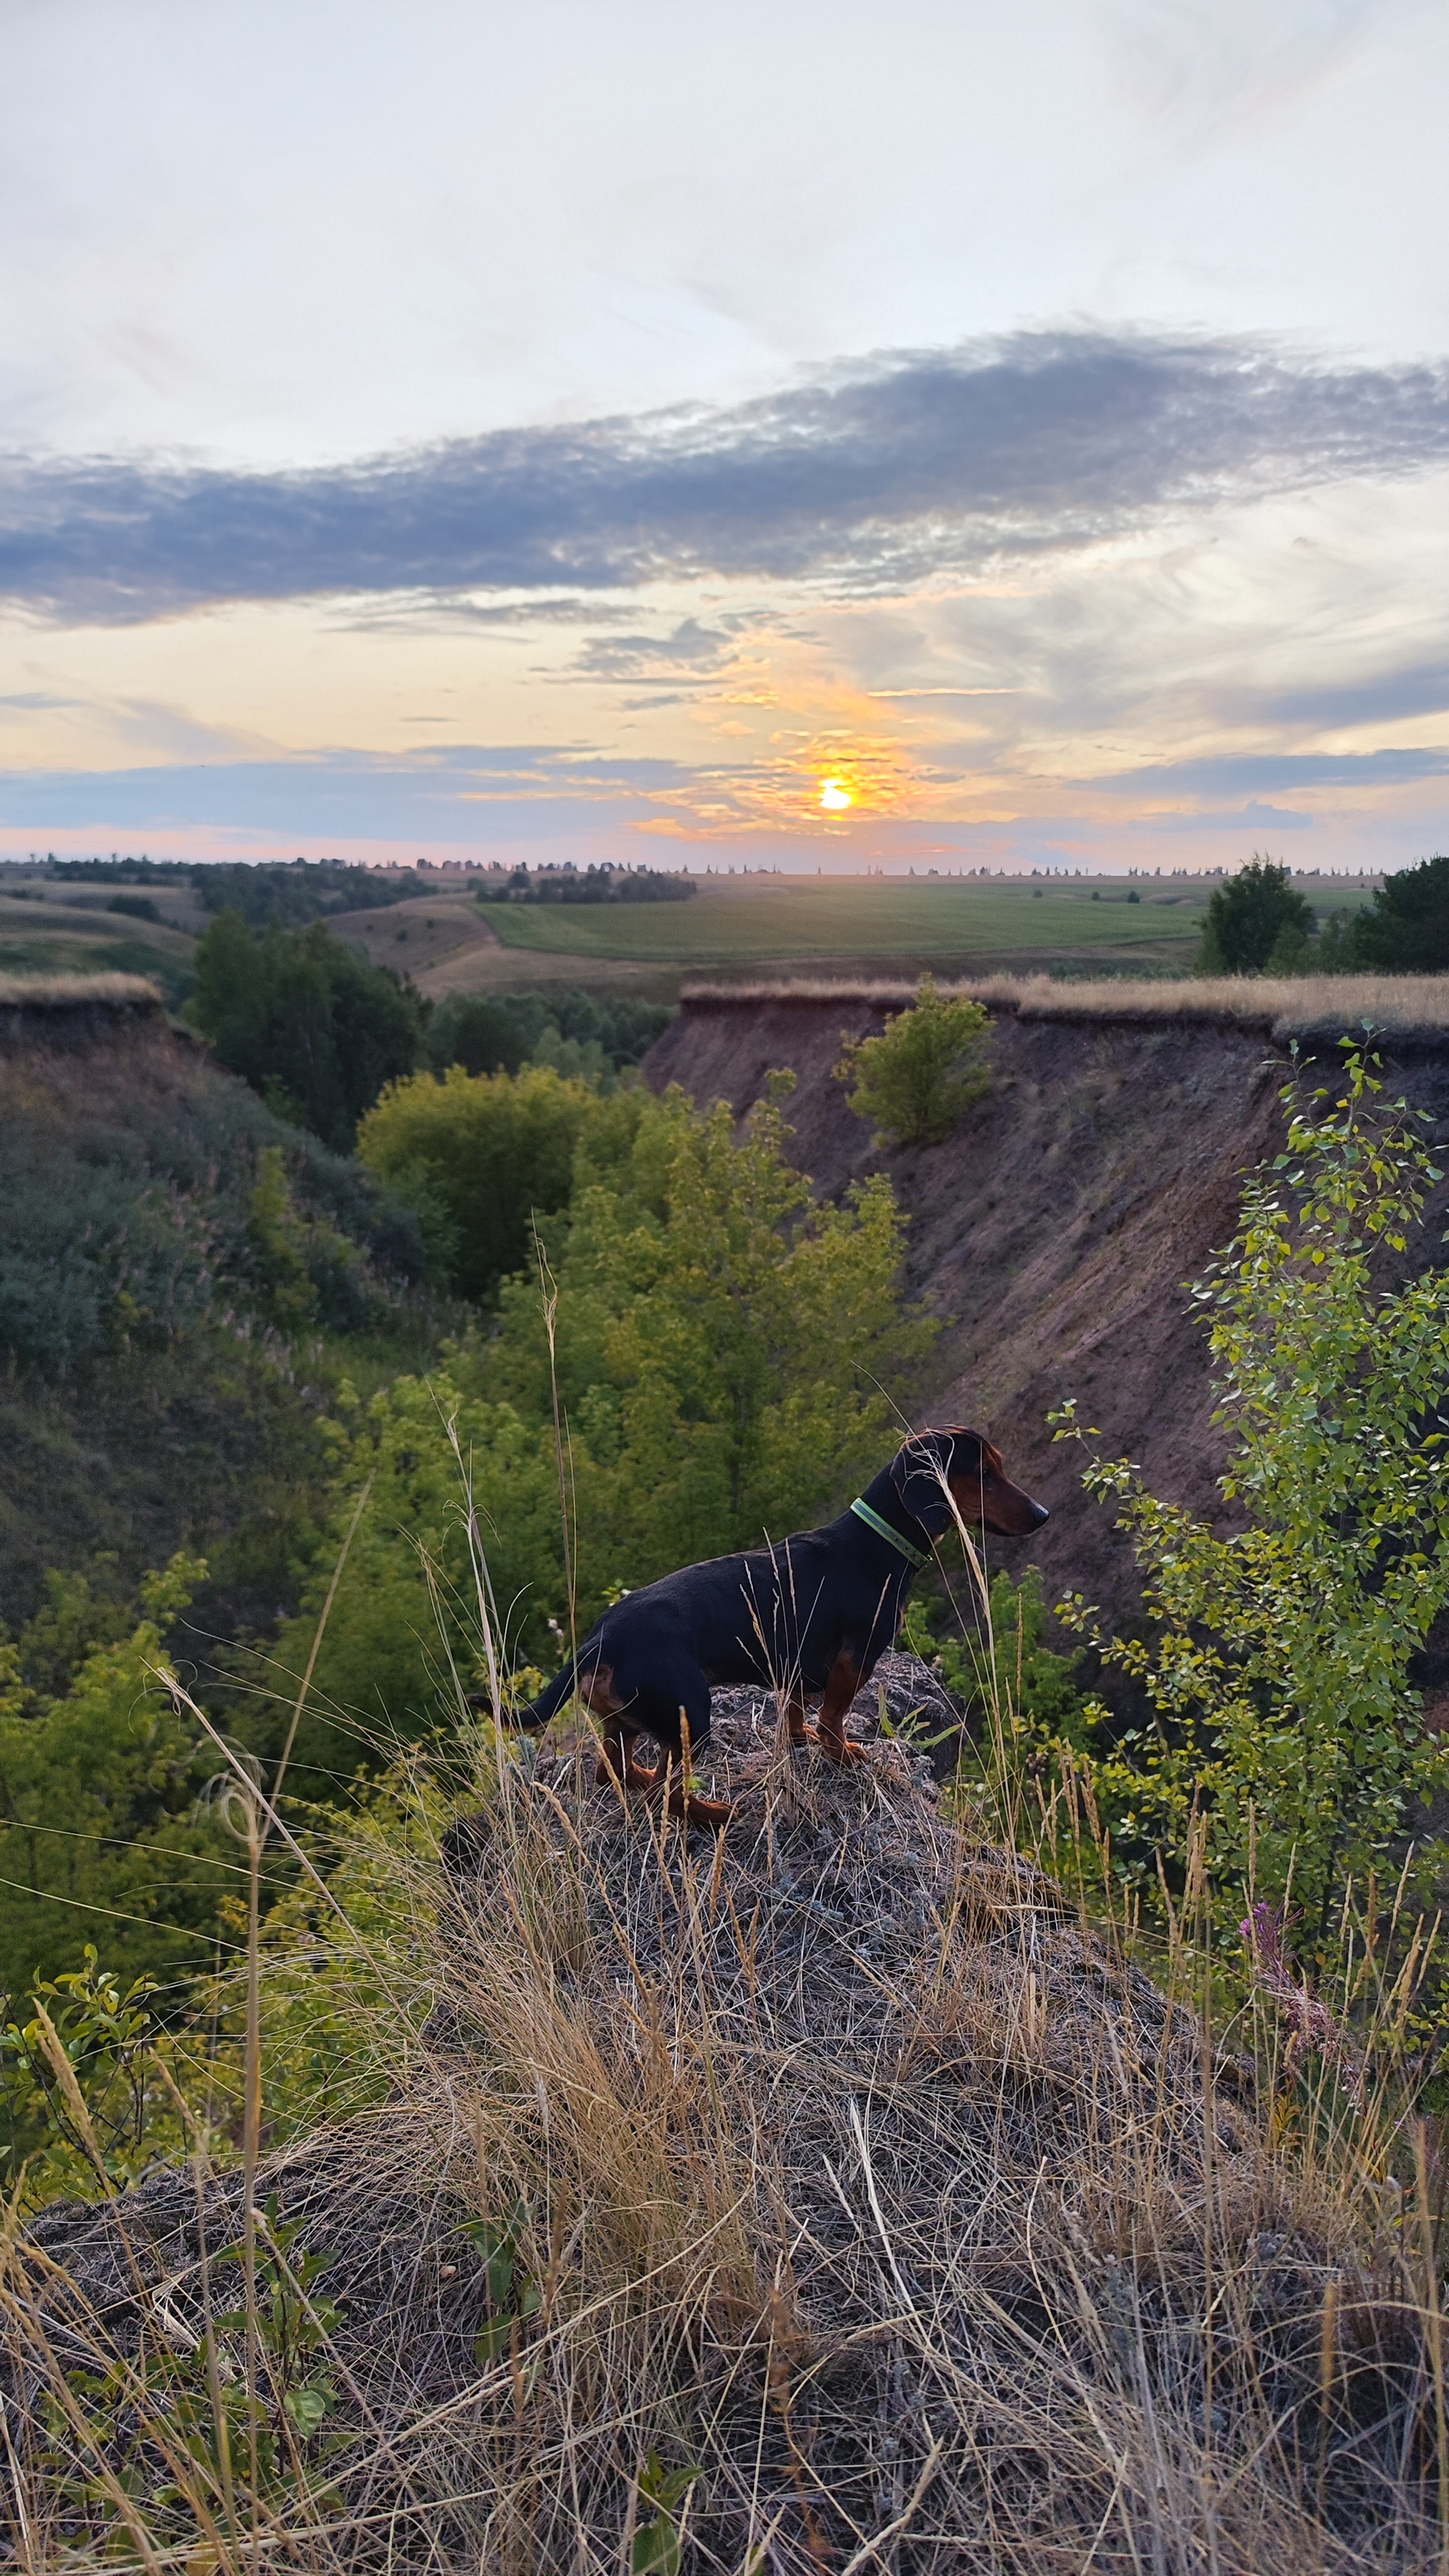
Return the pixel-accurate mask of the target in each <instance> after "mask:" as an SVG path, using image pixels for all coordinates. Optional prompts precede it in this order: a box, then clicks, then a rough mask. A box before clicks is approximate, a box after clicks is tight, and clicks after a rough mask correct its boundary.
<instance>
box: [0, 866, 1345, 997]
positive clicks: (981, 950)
mask: <svg viewBox="0 0 1449 2576" xmlns="http://www.w3.org/2000/svg"><path fill="white" fill-rule="evenodd" d="M695 883H696V885H697V887H698V889H699V890H698V893H697V894H696V895H695V896H694V898H693V899H692V901H690V902H687V903H661V904H632V903H631V904H607V905H606V904H599V905H584V904H569V905H563V904H559V905H552V904H550V905H544V904H526V905H525V904H504V903H489V904H483V903H479V902H478V901H477V900H476V898H475V896H474V894H473V891H472V887H471V885H470V883H469V881H468V880H467V879H466V878H463V877H455V878H453V879H451V880H443V881H441V882H440V883H439V884H438V885H437V886H436V887H430V888H429V889H428V890H427V892H426V893H425V894H423V895H419V896H416V897H414V898H412V899H410V900H409V901H408V902H406V903H404V904H402V905H401V906H398V907H392V908H389V909H388V910H386V911H381V910H379V911H375V912H353V913H347V914H344V915H341V916H338V917H337V918H336V919H335V920H334V923H333V927H334V929H335V931H336V933H337V935H338V936H339V937H341V938H344V939H347V940H350V941H352V942H353V943H354V944H356V945H358V946H360V947H361V948H362V949H363V951H364V952H365V953H366V954H367V955H368V956H369V957H370V958H371V959H372V960H373V962H374V963H377V964H384V965H388V966H392V967H394V968H396V969H397V970H399V971H404V970H405V971H406V972H407V973H409V974H410V975H411V976H412V978H413V979H414V981H415V982H416V983H417V984H418V986H419V987H420V989H421V990H422V992H423V993H424V994H426V995H428V996H429V997H430V998H432V999H434V1000H438V999H441V998H442V997H443V995H444V994H446V993H450V992H474V991H477V992H486V991H502V990H516V989H518V988H519V987H520V986H529V985H532V984H539V983H549V984H558V983H570V984H579V985H593V986H596V987H598V988H600V989H603V988H605V987H608V986H612V985H617V984H626V985H629V986H631V987H634V988H636V989H638V990H641V991H642V990H647V991H649V992H650V993H651V994H653V995H655V996H656V997H657V998H660V999H664V1000H672V999H673V998H675V996H677V994H678V991H679V988H680V984H681V982H682V981H683V980H684V979H685V978H686V977H687V976H689V975H691V974H696V975H697V974H701V973H703V974H726V975H727V974H730V973H731V972H733V973H736V974H739V973H746V974H747V973H751V972H755V973H758V972H761V971H766V972H768V971H770V970H778V971H781V972H796V973H808V972H810V970H811V969H812V968H817V967H818V968H821V969H827V970H833V971H835V972H842V971H847V972H851V971H853V972H856V973H861V972H866V973H868V972H871V971H880V970H882V969H884V970H888V971H895V972H897V973H909V974H918V973H919V972H920V971H921V970H922V969H923V968H925V967H932V968H935V969H936V970H937V971H938V972H940V973H941V974H943V975H961V974H970V973H983V972H992V971H1001V970H1005V971H1008V972H1012V973H1018V974H1030V973H1034V972H1045V973H1053V972H1055V973H1063V972H1065V973H1068V974H1074V973H1075V974H1092V975H1102V974H1114V973H1115V974H1124V973H1125V974H1130V973H1134V972H1135V973H1139V974H1143V973H1145V974H1148V975H1154V974H1155V975H1163V974H1168V975H1181V974H1186V973H1188V972H1189V971H1190V970H1191V968H1192V965H1193V963H1194V960H1195V958H1196V955H1197V950H1198V941H1199V937H1200V933H1201V929H1202V916H1203V908H1204V905H1205V903H1206V901H1207V899H1208V896H1209V895H1210V893H1211V891H1212V887H1211V884H1210V883H1204V882H1203V880H1201V879H1191V878H1181V877H1178V878H1175V879H1167V880H1164V879H1162V878H1153V877H1142V878H1139V879H1137V880H1136V881H1135V882H1134V883H1133V884H1132V885H1131V886H1130V887H1129V885H1128V883H1127V881H1126V880H1125V879H1123V878H1122V877H1109V878H1099V879H1098V880H1097V881H1096V882H1095V884H1093V883H1092V882H1090V881H1087V880H1083V879H1081V878H1073V879H1067V880H1062V879H1052V878H1044V879H1038V880H1033V879H1031V878H1021V877H1018V878H1010V879H1003V878H1000V877H996V878H979V877H978V878H965V879H963V878H959V877H889V878H882V877H845V876H837V877H825V876H821V877H815V876H771V875H767V874H765V873H764V872H763V871H761V872H759V873H757V874H754V873H752V874H751V875H749V876H746V875H744V874H743V873H741V874H740V875H738V876H709V877H703V878H701V877H696V879H695ZM1305 891H1306V892H1307V894H1308V896H1309V900H1310V901H1311V902H1312V903H1313V904H1314V905H1315V906H1316V908H1317V909H1318V911H1319V913H1320V915H1322V914H1323V913H1324V912H1326V911H1328V910H1330V909H1332V908H1334V907H1336V906H1339V905H1345V904H1348V905H1354V904H1358V903H1361V902H1363V901H1364V899H1365V889H1364V888H1363V887H1360V886H1357V885H1353V884H1350V883H1346V882H1344V883H1340V884H1337V885H1327V886H1324V885H1316V884H1314V883H1313V882H1312V881H1311V880H1308V881H1306V882H1305ZM164 908H165V911H166V914H167V915H168V917H167V918H166V919H163V920H162V921H160V922H156V923H148V922H143V921H136V920H134V919H131V918H127V917H125V916H124V915H118V914H115V913H112V912H110V911H108V910H107V908H106V897H105V894H104V893H103V892H99V891H98V892H97V893H96V894H94V895H92V894H89V893H86V894H79V895H78V894H76V893H72V892H69V891H67V892H66V893H64V894H61V893H60V892H59V890H58V889H57V888H56V887H55V885H54V884H53V883H47V882H45V881H44V880H43V879H41V878H40V877H39V876H38V875H37V876H36V877H34V878H28V877H26V876H25V875H23V874H21V873H20V872H18V871H17V872H16V874H15V875H14V876H12V877H10V879H9V881H8V882H7V883H3V884H0V972H4V973H8V974H33V975H34V974H59V973H71V974H73V973H77V972H81V973H84V972H91V973H101V972H113V971H115V970H116V969H118V968H119V969H123V970H125V971H128V972H130V973H132V974H150V975H154V976H155V977H156V978H157V979H158V981H159V982H160V983H161V985H162V988H163V990H164V992H165V994H166V998H167V1000H168V1001H169V1002H171V1003H172V1005H173V1006H174V1005H175V1003H176V1002H177V1001H178V1000H179V999H180V998H181V996H182V995H183V994H184V992H185V991H186V990H187V988H188V986H189V981H190V971H191V967H192V962H193V960H194V957H195V951H196V941H195V933H196V932H197V931H199V930H201V929H204V927H205V923H206V918H207V917H206V915H205V914H204V913H203V912H202V911H201V909H200V907H199V905H197V903H196V902H195V899H194V897H192V896H191V895H190V893H189V890H188V891H187V892H184V893H183V894H181V895H180V896H179V897H178V896H173V895H172V894H171V893H170V892H169V891H168V892H167V894H166V895H165V898H164Z"/></svg>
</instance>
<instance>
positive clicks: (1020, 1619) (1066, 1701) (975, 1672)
mask: <svg viewBox="0 0 1449 2576" xmlns="http://www.w3.org/2000/svg"><path fill="white" fill-rule="evenodd" d="M1046 1618H1047V1613H1046V1600H1045V1597H1044V1594H1043V1592H1042V1581H1041V1575H1040V1573H1039V1572H1038V1570H1037V1568H1036V1567H1035V1566H1034V1565H1032V1566H1028V1567H1027V1570H1026V1572H1025V1574H1024V1575H1023V1576H1022V1578H1021V1581H1020V1582H1019V1583H1013V1581H1012V1579H1011V1577H1010V1575H1009V1574H1006V1573H999V1574H997V1575H996V1576H995V1577H994V1579H993V1581H992V1583H991V1586H990V1590H989V1593H988V1595H987V1616H986V1618H985V1619H982V1618H980V1617H979V1616H977V1615H975V1605H974V1602H973V1603H970V1604H969V1606H968V1607H967V1609H966V1612H965V1615H964V1617H963V1616H962V1615H961V1613H960V1611H959V1610H958V1609H957V1608H956V1607H955V1606H954V1605H953V1604H952V1603H951V1602H949V1601H947V1600H946V1599H945V1598H944V1597H940V1596H938V1597H935V1598H933V1597H932V1596H930V1595H929V1594H920V1593H918V1594H917V1595H916V1596H915V1597H914V1598H913V1599H912V1601H911V1602H910V1604H909V1606H908V1608H907V1612H906V1617H905V1621H904V1623H903V1626H902V1630H901V1639H902V1643H903V1644H904V1645H905V1646H906V1647H907V1648H908V1649H909V1650H910V1652H911V1653H912V1654H916V1655H920V1656H921V1657H922V1658H923V1660H924V1661H926V1662H928V1663H933V1664H934V1665H935V1667H936V1669H937V1671H938V1672H939V1673H940V1676H941V1679H942V1681H943V1682H944V1683H945V1685H946V1688H947V1689H948V1690H949V1691H951V1692H952V1693H954V1695H955V1697H956V1698H957V1699H959V1700H960V1701H962V1703H963V1704H964V1707H965V1710H966V1731H967V1733H968V1735H969V1736H970V1737H971V1738H972V1740H973V1742H974V1743H975V1744H976V1745H977V1747H978V1751H979V1756H980V1759H981V1760H982V1761H983V1762H984V1763H986V1764H988V1765H989V1764H990V1763H991V1762H993V1761H994V1760H996V1759H997V1758H998V1757H999V1755H1004V1756H1005V1758H1006V1759H1007V1761H1008V1763H1009V1764H1011V1765H1015V1764H1017V1763H1019V1762H1021V1761H1030V1760H1032V1759H1034V1758H1036V1757H1037V1756H1039V1755H1041V1754H1043V1753H1045V1752H1047V1751H1049V1750H1050V1748H1052V1747H1054V1746H1056V1745H1059V1744H1062V1743H1068V1744H1072V1745H1084V1744H1085V1743H1086V1741H1087V1728H1086V1721H1085V1719H1084V1716H1083V1705H1082V1698H1081V1693H1080V1691H1079V1690H1078V1688H1077V1685H1076V1680H1075V1674H1076V1668H1077V1666H1078V1664H1079V1663H1080V1661H1081V1656H1080V1654H1070V1655H1061V1654H1057V1653H1056V1652H1055V1651H1054V1649H1053V1648H1052V1647H1050V1646H1048V1645H1047V1643H1046ZM998 1733H1004V1735H1005V1736H1006V1738H1008V1739H1009V1741H1008V1742H1006V1743H1003V1744H1002V1745H1001V1746H999V1747H998V1746H997V1744H996V1743H995V1741H994V1739H995V1737H996V1736H997V1734H998Z"/></svg>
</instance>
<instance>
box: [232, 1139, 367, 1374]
mask: <svg viewBox="0 0 1449 2576" xmlns="http://www.w3.org/2000/svg"><path fill="white" fill-rule="evenodd" d="M247 1235H248V1239H249V1243H250V1248H251V1253H252V1259H253V1264H254V1269H255V1275H256V1280H257V1285H258V1287H259V1290H260V1292H261V1294H260V1301H259V1302H260V1303H261V1305H262V1309H263V1312H264V1313H266V1314H267V1315H268V1316H269V1318H270V1320H271V1321H272V1322H273V1323H276V1324H279V1325H280V1326H281V1327H282V1329H283V1330H284V1331H286V1332H295V1331H297V1330H299V1329H300V1328H301V1327H302V1326H303V1325H306V1324H313V1323H317V1322H321V1323H324V1324H328V1325H331V1326H332V1327H333V1328H334V1329H337V1330H341V1331H344V1332H345V1331H346V1330H347V1329H348V1328H349V1327H356V1326H357V1325H359V1324H361V1323H363V1322H364V1321H365V1320H366V1318H367V1313H368V1303H369V1301H368V1296H367V1290H366V1287H365V1284H364V1280H363V1275H362V1262H361V1259H360V1257H359V1254H358V1249H357V1246H356V1244H355V1243H350V1242H349V1241H348V1239H347V1237H346V1235H345V1234H339V1233H338V1232H337V1230H336V1228H335V1227H333V1226H330V1225H327V1224H325V1223H323V1222H321V1221H319V1220H318V1219H317V1218H316V1217H307V1216H304V1215H303V1213H302V1211H301V1210H300V1209H299V1208H298V1206H297V1203H296V1200H295V1198H294V1197H293V1194H292V1189H291V1185H290V1182H289V1181H288V1178H287V1164H286V1157H285V1155H284V1154H283V1152H282V1149H281V1147H280V1146H279V1145H264V1146H263V1147H262V1150H261V1152H260V1153H259V1155H258V1156H257V1179H256V1186H255V1188H254V1189H253V1191H252V1194H251V1203H250V1206H249V1209H248V1212H247Z"/></svg>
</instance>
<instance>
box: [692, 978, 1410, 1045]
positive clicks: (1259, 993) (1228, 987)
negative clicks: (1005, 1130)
mask: <svg viewBox="0 0 1449 2576" xmlns="http://www.w3.org/2000/svg"><path fill="white" fill-rule="evenodd" d="M939 989H940V991H941V993H942V994H943V995H945V996H948V997H950V998H953V999H954V998H958V997H959V998H961V999H963V1000H968V1001H976V1002H984V1003H985V1004H986V1005H987V1007H988V1009H995V1010H998V1011H1015V1012H1018V1013H1019V1014H1020V1016H1021V1017H1022V1018H1023V1019H1035V1020H1048V1019H1068V1020H1070V1019H1102V1020H1223V1019H1227V1020H1232V1021H1236V1022H1238V1023H1240V1024H1241V1025H1243V1026H1244V1027H1251V1028H1265V1029H1268V1030H1270V1031H1271V1032H1272V1034H1273V1035H1274V1036H1276V1037H1291V1036H1293V1035H1294V1034H1295V1032H1297V1031H1298V1030H1300V1029H1303V1030H1306V1029H1326V1028H1334V1029H1362V1027H1363V1025H1364V1023H1365V1022H1366V1021H1367V1022H1369V1023H1370V1024H1371V1025H1372V1026H1373V1027H1374V1028H1376V1029H1382V1030H1384V1031H1385V1032H1392V1031H1396V1030H1397V1031H1404V1032H1406V1033H1408V1032H1413V1031H1417V1030H1425V1031H1431V1030H1435V1029H1446V1030H1449V975H1302V976H1286V975H1285V976H1272V975H1253V976H1246V975H1222V976H1194V977H1190V978H1189V977H1183V978H1181V979H1177V978H1173V979H1171V980H1169V979H1167V978H1163V979H1162V980H1160V981H1159V980H1156V979H1153V980H1151V981H1148V980H1146V979H1143V980H1142V981H1141V982H1137V981H1134V980H1133V979H1132V978H1130V977H1128V976H1122V977H1121V978H1117V977H1103V978H1101V979H1100V980H1099V981H1096V982H1093V981H1091V980H1089V979H1083V981H1081V982H1080V983H1078V982H1076V981H1075V980H1072V981H1067V980H1065V979H1062V978H1058V977H1054V976H1050V975H985V976H962V977H960V978H958V979H956V980H954V981H950V982H942V983H941V984H940V987H939ZM916 992H917V987H916V985H915V984H914V983H908V982H906V981H905V980H904V979H903V978H899V977H894V976H885V975H882V976H863V977H859V978H855V977H852V978H849V979H846V978H844V977H841V978H838V979H837V978H832V977H828V976H823V975H822V976H792V977H788V978H786V977H782V978H780V979H778V980H775V979H771V980H769V981H764V980H761V981H757V982H751V983H739V984H733V983H731V984H711V983H704V982H698V983H690V984H686V985H685V987H684V990H683V993H682V995H681V1002H682V1006H683V1007H684V1009H686V1010H689V1009H691V1008H693V1009H695V1010H709V1009H721V1008H731V1009H733V1008H736V1007H738V1008H740V1009H749V1008H751V1007H754V1008H762V1007H764V1006H766V1005H770V1006H779V1005H789V1004H790V1003H803V1004H819V1003H832V1004H833V1003H838V1002H873V1003H875V1004H877V1005H878V1006H879V1007H880V1008H881V1009H883V1010H904V1009H906V1008H907V1006H908V1005H909V1004H911V1003H912V1002H914V1001H915V999H916Z"/></svg>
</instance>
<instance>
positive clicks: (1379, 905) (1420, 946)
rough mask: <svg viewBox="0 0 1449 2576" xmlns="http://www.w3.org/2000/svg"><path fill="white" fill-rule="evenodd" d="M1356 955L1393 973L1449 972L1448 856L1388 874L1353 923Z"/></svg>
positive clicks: (1359, 960) (1363, 962)
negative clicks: (1364, 910)
mask: <svg viewBox="0 0 1449 2576" xmlns="http://www.w3.org/2000/svg"><path fill="white" fill-rule="evenodd" d="M1354 960H1355V963H1356V964H1360V965H1363V966H1367V967H1377V968H1378V969H1380V970H1381V971H1382V972H1384V973H1387V974H1391V975H1442V974H1445V973H1449V858H1446V857H1444V856H1442V855H1441V856H1439V857H1437V858H1432V859H1424V860H1423V861H1421V863H1420V865H1419V866H1418V867H1416V868H1400V869H1398V870H1397V872H1396V873H1395V874H1394V875H1393V876H1391V877H1387V878H1385V880H1384V883H1383V884H1382V885H1381V886H1379V887H1378V888H1376V890H1375V893H1374V898H1373V902H1372V904H1371V905H1370V906H1369V908H1368V910H1367V911H1366V912H1361V913H1360V914H1359V915H1358V917H1357V919H1356V921H1355V923H1354Z"/></svg>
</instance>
